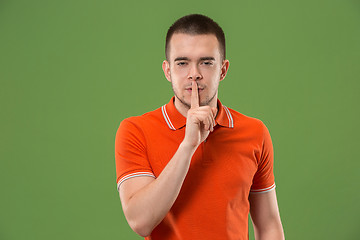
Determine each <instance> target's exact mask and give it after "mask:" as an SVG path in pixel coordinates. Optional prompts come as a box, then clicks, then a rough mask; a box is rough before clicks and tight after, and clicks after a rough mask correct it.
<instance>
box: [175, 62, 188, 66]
mask: <svg viewBox="0 0 360 240" xmlns="http://www.w3.org/2000/svg"><path fill="white" fill-rule="evenodd" d="M185 64H186V62H178V63H177V65H179V66H184V65H185Z"/></svg>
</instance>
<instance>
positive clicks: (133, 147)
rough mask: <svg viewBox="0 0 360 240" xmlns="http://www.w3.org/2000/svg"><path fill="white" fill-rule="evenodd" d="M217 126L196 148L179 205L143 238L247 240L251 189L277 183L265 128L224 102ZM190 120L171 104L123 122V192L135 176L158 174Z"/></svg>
mask: <svg viewBox="0 0 360 240" xmlns="http://www.w3.org/2000/svg"><path fill="white" fill-rule="evenodd" d="M216 123H217V125H216V126H215V129H214V131H213V132H211V133H210V134H209V136H208V138H207V139H206V141H204V142H203V143H201V145H200V146H199V147H198V149H197V150H196V152H195V154H194V155H193V157H192V160H191V163H190V168H189V171H188V173H187V176H186V178H185V181H184V183H183V185H182V188H181V190H180V193H179V196H178V197H177V199H176V201H175V203H174V205H173V206H172V208H171V209H170V211H169V212H168V214H167V215H166V217H165V218H164V220H163V221H162V222H161V223H160V224H159V225H158V226H157V227H156V228H155V229H154V230H153V232H152V233H151V235H150V236H149V237H146V238H145V239H148V240H150V239H152V240H158V239H162V240H163V239H166V240H180V239H182V240H183V239H185V240H189V239H196V240H201V239H206V240H211V239H214V240H218V239H222V240H223V239H228V240H233V239H234V240H235V239H236V240H239V239H241V240H243V239H244V240H245V239H248V214H249V207H250V206H249V201H248V197H249V193H250V192H254V193H261V192H266V191H270V190H272V189H274V188H275V183H274V175H273V147H272V143H271V138H270V134H269V132H268V130H267V128H266V126H265V125H264V124H263V123H262V122H261V121H260V120H258V119H255V118H251V117H248V116H245V115H243V114H241V113H238V112H236V111H234V110H232V109H229V108H227V107H225V106H223V105H222V104H221V102H220V101H219V100H218V115H217V117H216ZM185 124H186V118H185V117H184V116H182V115H181V114H180V113H179V112H178V111H177V110H176V108H175V106H174V97H173V98H172V99H171V100H170V102H169V103H168V104H166V105H164V106H162V107H161V108H158V109H157V110H155V111H152V112H149V113H146V114H144V115H142V116H136V117H130V118H127V119H125V120H123V121H122V122H121V124H120V127H119V129H118V131H117V134H116V140H115V160H116V173H117V185H118V189H119V187H120V185H121V183H122V182H124V181H126V180H127V179H129V178H133V177H138V176H151V177H154V178H157V177H158V176H159V175H160V173H161V171H162V170H163V169H164V167H165V166H166V164H167V163H168V162H169V160H170V159H171V158H172V156H173V155H174V153H175V152H176V150H177V148H178V146H179V144H180V143H181V141H182V140H183V139H184V136H185Z"/></svg>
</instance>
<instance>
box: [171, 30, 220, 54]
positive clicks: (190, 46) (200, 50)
mask: <svg viewBox="0 0 360 240" xmlns="http://www.w3.org/2000/svg"><path fill="white" fill-rule="evenodd" d="M169 47H170V48H169V50H170V56H172V58H176V57H190V56H191V55H199V54H200V55H203V56H199V57H210V56H211V57H214V58H217V57H219V56H220V52H219V51H220V50H219V42H218V40H217V38H216V36H215V35H214V34H187V33H175V34H174V35H173V36H172V37H171V39H170V44H169ZM179 54H180V55H179ZM184 54H185V55H184ZM174 55H175V56H174Z"/></svg>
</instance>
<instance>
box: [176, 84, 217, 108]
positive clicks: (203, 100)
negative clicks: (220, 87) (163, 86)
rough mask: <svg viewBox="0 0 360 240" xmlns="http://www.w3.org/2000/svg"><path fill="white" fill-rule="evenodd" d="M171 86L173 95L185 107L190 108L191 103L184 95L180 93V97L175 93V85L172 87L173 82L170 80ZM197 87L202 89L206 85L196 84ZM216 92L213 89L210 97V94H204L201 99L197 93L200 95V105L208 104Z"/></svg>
mask: <svg viewBox="0 0 360 240" xmlns="http://www.w3.org/2000/svg"><path fill="white" fill-rule="evenodd" d="M171 87H172V90H173V92H174V95H175V97H176V98H177V99H178V100H179V102H181V104H183V105H184V106H185V107H186V108H188V109H190V108H191V104H190V103H188V102H186V101H185V96H184V95H182V96H181V97H180V96H179V94H178V93H177V90H176V89H175V87H174V84H173V82H171ZM198 87H200V88H202V89H204V90H205V89H206V86H203V85H201V86H199V84H198ZM216 94H217V91H215V92H214V93H213V94H212V96H211V95H210V96H211V97H210V96H206V98H205V99H201V96H200V93H199V96H200V106H208V105H210V103H211V102H212V100H213V99H214V98H215V97H216Z"/></svg>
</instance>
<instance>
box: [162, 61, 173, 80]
mask: <svg viewBox="0 0 360 240" xmlns="http://www.w3.org/2000/svg"><path fill="white" fill-rule="evenodd" d="M162 69H163V71H164V74H165V77H166V79H167V80H168V81H169V82H171V77H170V63H169V62H168V61H167V60H164V61H163V63H162Z"/></svg>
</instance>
